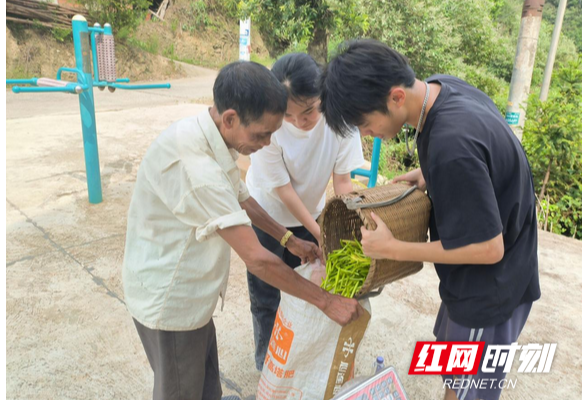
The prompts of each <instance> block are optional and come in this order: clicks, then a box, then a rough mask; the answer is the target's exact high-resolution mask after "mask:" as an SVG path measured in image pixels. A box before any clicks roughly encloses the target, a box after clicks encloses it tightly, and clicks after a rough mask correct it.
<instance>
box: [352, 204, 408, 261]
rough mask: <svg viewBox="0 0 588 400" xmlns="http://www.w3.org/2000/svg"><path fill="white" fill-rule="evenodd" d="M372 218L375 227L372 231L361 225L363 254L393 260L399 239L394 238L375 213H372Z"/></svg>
mask: <svg viewBox="0 0 588 400" xmlns="http://www.w3.org/2000/svg"><path fill="white" fill-rule="evenodd" d="M372 219H373V220H374V222H375V223H376V229H375V230H373V231H370V230H367V229H366V228H365V227H363V226H362V227H361V246H362V247H363V254H365V255H366V256H368V257H371V258H375V259H382V258H385V259H389V260H394V259H395V257H394V254H395V250H396V247H397V246H398V244H399V241H398V240H396V239H395V238H394V236H393V235H392V232H390V230H389V229H388V227H387V226H386V223H385V222H384V221H382V219H381V218H380V217H378V216H377V215H376V214H375V213H372Z"/></svg>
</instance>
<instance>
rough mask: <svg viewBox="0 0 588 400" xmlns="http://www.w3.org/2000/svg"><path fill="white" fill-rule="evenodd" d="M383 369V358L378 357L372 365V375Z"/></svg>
mask: <svg viewBox="0 0 588 400" xmlns="http://www.w3.org/2000/svg"><path fill="white" fill-rule="evenodd" d="M383 369H384V357H382V356H378V357H377V358H376V362H375V363H374V375H375V374H377V373H378V372H380V371H381V370H383Z"/></svg>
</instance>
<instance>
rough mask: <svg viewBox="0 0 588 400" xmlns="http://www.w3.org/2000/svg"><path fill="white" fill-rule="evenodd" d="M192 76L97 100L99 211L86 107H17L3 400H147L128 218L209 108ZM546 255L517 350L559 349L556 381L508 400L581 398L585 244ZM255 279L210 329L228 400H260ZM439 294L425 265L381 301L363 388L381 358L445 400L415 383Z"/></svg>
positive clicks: (239, 282) (241, 270) (9, 173)
mask: <svg viewBox="0 0 588 400" xmlns="http://www.w3.org/2000/svg"><path fill="white" fill-rule="evenodd" d="M196 72H197V73H196V74H195V75H196V76H195V77H193V78H190V79H183V80H180V81H174V82H172V85H173V86H172V89H171V90H167V91H164V90H159V91H155V90H154V91H134V92H130V91H122V90H119V91H117V92H116V93H114V94H111V93H108V92H98V91H97V90H96V91H95V94H96V104H97V107H96V108H97V126H98V143H99V149H100V166H101V170H102V185H103V191H104V201H103V202H102V203H101V204H98V205H90V204H89V203H88V200H87V192H86V182H85V167H84V159H83V148H82V137H81V136H82V135H81V124H80V117H79V110H78V105H77V98H76V96H73V95H66V94H20V95H15V94H13V93H12V92H8V93H7V106H6V111H7V122H6V130H7V132H6V158H7V160H6V216H7V228H6V234H7V241H6V279H7V284H6V369H7V370H6V373H7V375H6V391H7V398H9V399H88V400H90V399H92V400H95V399H148V398H149V397H150V391H151V388H152V383H153V377H152V372H151V369H150V367H149V364H148V362H147V358H146V356H145V354H144V352H143V348H142V346H141V343H140V341H139V338H138V336H137V333H136V331H135V328H134V326H133V323H132V320H131V318H130V316H129V314H128V313H127V311H126V309H125V304H124V298H123V292H122V286H121V266H122V258H123V250H124V239H125V227H126V213H127V208H128V205H129V201H130V197H131V193H132V191H133V185H134V181H135V176H136V172H137V168H138V166H139V163H140V161H141V157H142V156H143V154H144V153H145V151H146V149H147V147H148V146H149V144H150V143H151V142H152V140H153V139H154V138H155V137H156V136H157V135H158V134H159V133H160V132H161V131H162V130H163V129H165V128H166V127H167V126H168V125H169V124H171V123H172V122H173V121H176V120H178V119H180V118H183V117H187V116H190V115H193V114H196V113H198V112H200V111H201V110H204V109H206V106H205V105H202V104H197V103H198V101H201V102H207V101H210V98H211V97H212V92H211V88H212V83H213V79H214V76H215V73H214V71H208V70H200V69H197V70H196ZM199 99H200V100H199ZM539 245H540V248H539V253H540V271H541V285H542V291H543V295H542V298H541V300H540V301H539V302H537V303H536V305H535V306H534V307H533V311H532V312H531V315H530V318H529V320H528V323H527V326H526V327H525V330H524V331H523V334H522V336H521V337H520V340H519V343H521V344H526V343H557V344H558V347H557V351H556V353H555V358H554V361H553V365H552V368H551V372H549V373H547V374H518V373H516V372H514V373H511V374H510V375H509V377H510V378H512V379H517V385H516V388H515V389H509V390H505V391H504V395H503V396H502V398H503V399H527V398H533V399H553V398H557V399H564V398H565V399H576V398H580V396H581V370H582V363H581V348H582V342H581V332H582V328H581V311H582V305H581V277H582V272H581V242H580V241H577V240H572V239H569V238H565V237H560V236H556V235H553V234H549V233H544V232H540V235H539ZM245 277H246V275H245V267H244V265H243V263H242V262H241V260H240V259H239V258H238V257H237V256H236V255H234V254H233V257H232V265H231V273H230V281H229V289H228V295H227V303H226V305H225V309H224V311H223V312H221V311H220V308H219V309H218V310H217V311H216V312H215V316H214V318H215V324H216V328H217V336H218V347H219V357H220V370H221V374H222V383H223V388H224V391H225V394H238V395H240V396H241V398H247V399H253V398H254V394H255V391H256V386H257V382H258V379H259V373H258V372H257V371H256V370H255V367H254V362H253V340H252V327H251V317H250V313H249V301H248V294H247V285H246V278H245ZM437 285H438V278H437V276H436V274H435V272H434V269H433V267H432V266H431V265H425V268H424V269H423V271H421V272H420V273H418V274H417V275H414V276H412V277H409V278H407V279H405V280H403V281H400V282H397V283H394V284H391V285H389V286H387V287H386V289H385V290H384V293H383V294H382V295H381V296H379V297H377V298H374V299H373V300H372V310H373V318H372V322H371V325H370V327H369V329H368V331H367V333H366V336H365V339H364V342H363V345H362V348H361V349H360V353H359V355H358V360H357V370H356V372H357V374H358V375H361V374H366V373H369V371H370V369H371V366H372V363H373V360H374V359H375V357H376V356H377V355H382V356H384V358H385V360H386V364H388V365H393V366H395V367H396V369H397V371H398V372H399V374H400V377H401V380H402V381H403V383H404V385H405V387H406V391H407V393H408V394H409V396H410V398H411V399H440V398H441V395H442V392H443V390H442V384H441V379H440V378H439V377H436V376H427V377H423V376H408V375H407V371H408V367H409V364H410V361H411V358H412V353H413V350H414V345H415V341H417V340H433V339H434V338H433V335H432V328H433V324H434V321H435V316H436V312H437V308H438V305H439V295H438V293H437ZM517 365H518V362H516V363H515V367H516V366H517Z"/></svg>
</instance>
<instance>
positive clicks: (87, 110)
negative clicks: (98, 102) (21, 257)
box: [6, 15, 171, 204]
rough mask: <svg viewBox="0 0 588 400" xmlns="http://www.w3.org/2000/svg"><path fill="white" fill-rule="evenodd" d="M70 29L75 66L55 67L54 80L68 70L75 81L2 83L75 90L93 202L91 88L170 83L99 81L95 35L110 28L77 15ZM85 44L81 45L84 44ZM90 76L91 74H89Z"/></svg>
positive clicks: (96, 167)
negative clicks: (45, 84) (61, 83)
mask: <svg viewBox="0 0 588 400" xmlns="http://www.w3.org/2000/svg"><path fill="white" fill-rule="evenodd" d="M71 25H72V31H73V42H74V52H75V57H76V68H66V67H62V68H59V70H58V71H57V76H56V80H58V81H61V80H62V79H61V73H62V72H69V73H74V74H76V77H77V82H68V83H67V84H66V85H65V86H59V87H38V86H37V83H38V78H31V79H7V80H6V84H9V85H17V86H13V87H12V91H13V92H14V93H33V92H45V93H47V92H65V93H76V94H78V95H79V102H80V114H81V119H82V136H83V139H84V158H85V163H86V179H87V184H88V199H89V201H90V203H92V204H97V203H100V202H102V181H101V178H100V161H99V157H98V140H97V135H96V112H95V109H94V90H93V89H94V87H99V88H100V89H104V88H105V87H109V88H112V91H114V89H126V90H138V89H169V88H170V87H171V85H170V84H169V83H165V84H149V85H121V83H127V82H129V79H128V78H120V79H117V80H116V81H115V82H105V81H99V74H98V62H97V60H98V56H97V51H96V35H97V34H104V35H112V28H111V26H110V25H109V24H104V28H101V27H100V24H98V23H97V24H95V25H94V27H92V28H89V27H88V22H87V21H86V19H85V18H84V17H83V16H81V15H76V16H74V17H73V18H72V24H71ZM86 34H87V35H88V36H89V38H90V46H91V51H92V55H91V57H89V55H88V54H87V53H85V52H84V51H86V52H87V51H88V50H89V49H87V48H85V47H87V42H85V43H84V39H83V37H84V36H85V35H86ZM84 45H85V46H84ZM90 58H91V60H92V64H93V68H90V66H89V65H88V62H89V61H90ZM92 75H93V76H92ZM18 85H31V86H32V87H22V86H18Z"/></svg>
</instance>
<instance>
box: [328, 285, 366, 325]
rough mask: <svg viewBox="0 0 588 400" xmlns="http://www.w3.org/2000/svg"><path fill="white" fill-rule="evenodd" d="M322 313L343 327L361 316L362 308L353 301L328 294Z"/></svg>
mask: <svg viewBox="0 0 588 400" xmlns="http://www.w3.org/2000/svg"><path fill="white" fill-rule="evenodd" d="M322 311H323V312H324V313H325V315H326V316H327V317H329V318H330V319H332V320H333V321H335V322H336V323H338V324H339V325H341V326H345V325H347V324H348V323H350V322H352V321H355V320H356V319H358V318H359V317H360V316H361V314H363V307H362V306H361V305H360V304H359V303H358V302H357V300H355V299H348V298H347V297H341V296H338V295H334V294H330V293H329V294H328V297H327V302H326V305H325V308H324V309H322Z"/></svg>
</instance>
